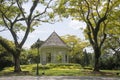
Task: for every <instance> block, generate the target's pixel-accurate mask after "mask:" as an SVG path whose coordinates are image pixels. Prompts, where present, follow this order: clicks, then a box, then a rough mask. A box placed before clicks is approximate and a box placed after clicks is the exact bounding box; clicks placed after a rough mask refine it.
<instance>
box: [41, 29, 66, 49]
mask: <svg viewBox="0 0 120 80" xmlns="http://www.w3.org/2000/svg"><path fill="white" fill-rule="evenodd" d="M51 46H56V47H66V48H67V45H66V44H65V43H64V41H63V40H62V39H61V38H60V37H59V36H58V34H57V33H56V32H55V31H54V32H53V33H52V34H51V35H50V36H49V37H48V39H47V40H46V41H45V42H44V43H43V45H42V46H41V48H42V47H51Z"/></svg>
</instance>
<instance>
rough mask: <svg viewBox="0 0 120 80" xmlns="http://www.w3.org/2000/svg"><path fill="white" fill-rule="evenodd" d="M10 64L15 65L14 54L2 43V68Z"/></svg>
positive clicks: (0, 57)
mask: <svg viewBox="0 0 120 80" xmlns="http://www.w3.org/2000/svg"><path fill="white" fill-rule="evenodd" d="M8 66H13V61H12V55H10V54H9V53H8V52H7V51H6V50H5V49H4V48H3V47H2V46H1V45H0V70H2V69H3V68H4V67H8Z"/></svg>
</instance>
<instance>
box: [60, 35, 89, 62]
mask: <svg viewBox="0 0 120 80" xmlns="http://www.w3.org/2000/svg"><path fill="white" fill-rule="evenodd" d="M62 39H63V41H64V42H65V43H66V44H67V45H68V47H69V48H70V54H69V55H70V57H69V60H70V62H72V63H80V59H81V58H82V55H83V54H82V53H83V49H84V48H85V47H87V46H88V45H89V44H88V42H86V41H82V40H81V39H80V38H78V37H76V36H74V35H66V36H62Z"/></svg>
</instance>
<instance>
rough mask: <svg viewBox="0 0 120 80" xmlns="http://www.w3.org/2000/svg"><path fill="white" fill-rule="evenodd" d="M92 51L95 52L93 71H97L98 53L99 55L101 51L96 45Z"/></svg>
mask: <svg viewBox="0 0 120 80" xmlns="http://www.w3.org/2000/svg"><path fill="white" fill-rule="evenodd" d="M94 53H95V56H94V57H95V58H94V59H95V63H94V70H93V71H96V72H99V58H100V55H101V51H100V49H99V48H98V47H96V48H95V49H94Z"/></svg>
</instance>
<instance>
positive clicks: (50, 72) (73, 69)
mask: <svg viewBox="0 0 120 80" xmlns="http://www.w3.org/2000/svg"><path fill="white" fill-rule="evenodd" d="M21 69H22V71H23V72H20V73H14V72H13V67H6V68H4V70H2V71H0V76H12V75H14V76H25V75H31V76H35V75H36V64H30V65H21ZM91 69H92V68H89V67H87V68H82V67H81V66H80V65H79V64H47V65H45V66H42V65H39V75H40V76H41V75H42V74H43V73H44V75H46V76H110V77H120V70H101V72H99V73H98V72H93V71H92V70H91ZM117 73H119V75H116V74H117Z"/></svg>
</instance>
